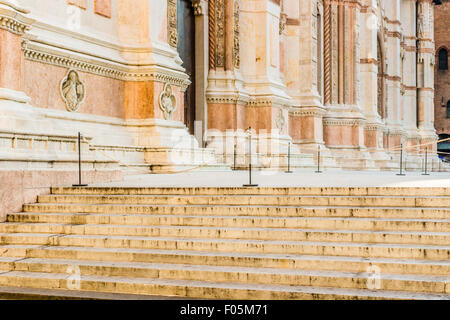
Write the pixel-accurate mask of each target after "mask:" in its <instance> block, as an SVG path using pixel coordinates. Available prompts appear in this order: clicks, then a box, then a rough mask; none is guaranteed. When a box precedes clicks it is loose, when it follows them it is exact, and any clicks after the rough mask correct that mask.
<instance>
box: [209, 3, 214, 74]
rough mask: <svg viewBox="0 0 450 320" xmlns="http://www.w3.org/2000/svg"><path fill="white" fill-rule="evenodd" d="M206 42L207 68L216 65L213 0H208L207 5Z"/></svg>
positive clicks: (212, 67) (211, 68)
mask: <svg viewBox="0 0 450 320" xmlns="http://www.w3.org/2000/svg"><path fill="white" fill-rule="evenodd" d="M208 42H209V53H208V54H209V69H210V70H213V69H214V68H215V66H216V14H215V0H209V5H208Z"/></svg>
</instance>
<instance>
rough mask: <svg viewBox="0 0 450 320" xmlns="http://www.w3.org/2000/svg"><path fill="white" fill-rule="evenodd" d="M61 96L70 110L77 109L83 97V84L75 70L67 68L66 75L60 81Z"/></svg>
mask: <svg viewBox="0 0 450 320" xmlns="http://www.w3.org/2000/svg"><path fill="white" fill-rule="evenodd" d="M60 93H61V97H62V99H63V101H64V103H65V104H66V108H67V110H68V111H70V112H75V111H77V110H78V108H79V107H80V105H81V104H82V103H83V101H84V98H85V90H84V84H83V83H82V82H81V81H80V77H79V76H78V73H77V72H76V71H75V70H69V72H68V73H67V75H66V76H65V77H64V79H63V80H62V81H61V86H60Z"/></svg>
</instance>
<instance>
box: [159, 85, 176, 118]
mask: <svg viewBox="0 0 450 320" xmlns="http://www.w3.org/2000/svg"><path fill="white" fill-rule="evenodd" d="M159 108H160V109H161V111H162V112H163V115H164V119H166V120H171V119H172V113H173V112H174V111H175V109H176V108H177V99H176V98H175V95H174V94H173V91H172V86H171V85H170V84H169V83H166V84H165V85H164V90H163V91H162V92H161V95H160V96H159Z"/></svg>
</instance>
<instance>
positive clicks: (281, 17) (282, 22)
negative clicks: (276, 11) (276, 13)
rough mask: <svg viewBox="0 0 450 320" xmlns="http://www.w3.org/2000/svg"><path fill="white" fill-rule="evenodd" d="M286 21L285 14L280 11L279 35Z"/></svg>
mask: <svg viewBox="0 0 450 320" xmlns="http://www.w3.org/2000/svg"><path fill="white" fill-rule="evenodd" d="M286 21H287V14H286V13H282V14H281V15H280V35H282V34H283V32H284V30H285V29H286Z"/></svg>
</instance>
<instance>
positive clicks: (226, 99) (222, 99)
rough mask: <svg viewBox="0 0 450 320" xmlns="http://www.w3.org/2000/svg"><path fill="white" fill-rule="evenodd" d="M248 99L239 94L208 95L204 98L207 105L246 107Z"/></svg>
mask: <svg viewBox="0 0 450 320" xmlns="http://www.w3.org/2000/svg"><path fill="white" fill-rule="evenodd" d="M249 100H250V97H249V96H247V95H243V94H240V93H235V94H230V95H227V94H220V93H219V92H217V93H216V92H215V93H208V94H207V96H206V101H207V103H211V104H241V105H247V104H248V102H249Z"/></svg>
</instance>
